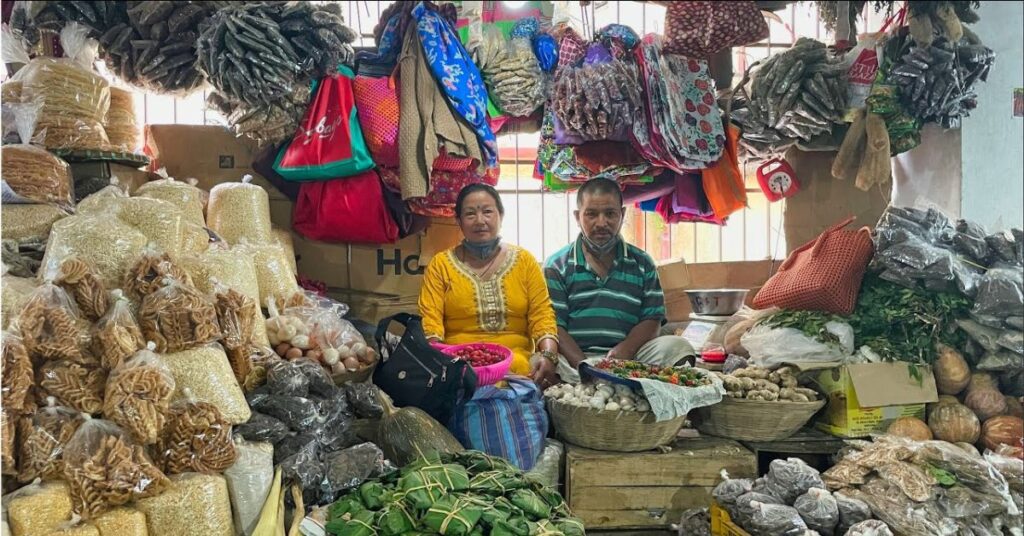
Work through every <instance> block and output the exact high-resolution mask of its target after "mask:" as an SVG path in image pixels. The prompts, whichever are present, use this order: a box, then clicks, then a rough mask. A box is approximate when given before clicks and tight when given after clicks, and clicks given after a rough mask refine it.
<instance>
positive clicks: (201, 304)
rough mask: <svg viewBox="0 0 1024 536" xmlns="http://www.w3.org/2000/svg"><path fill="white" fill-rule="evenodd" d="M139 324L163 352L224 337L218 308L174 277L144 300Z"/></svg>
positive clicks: (181, 349)
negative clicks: (218, 318) (218, 320)
mask: <svg viewBox="0 0 1024 536" xmlns="http://www.w3.org/2000/svg"><path fill="white" fill-rule="evenodd" d="M139 327H140V328H141V329H142V335H143V336H144V337H146V339H147V340H149V341H153V342H155V343H156V349H157V350H158V351H160V352H164V353H166V352H180V351H183V350H189V349H192V348H196V347H199V346H201V345H204V344H206V343H210V342H214V341H217V340H220V338H221V331H220V325H219V324H218V323H217V310H216V308H215V307H214V305H213V304H212V303H211V302H210V301H209V299H207V298H206V297H205V296H203V295H202V294H200V293H199V291H198V290H196V289H195V288H192V287H191V286H189V285H187V284H185V283H179V282H177V281H175V280H173V279H171V278H164V280H163V287H162V288H161V289H159V290H157V291H155V292H153V293H152V294H149V295H148V296H146V297H145V298H143V300H142V307H141V308H139Z"/></svg>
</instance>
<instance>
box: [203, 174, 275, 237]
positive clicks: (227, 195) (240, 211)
mask: <svg viewBox="0 0 1024 536" xmlns="http://www.w3.org/2000/svg"><path fill="white" fill-rule="evenodd" d="M251 181H252V175H246V176H245V177H243V178H242V181H241V182H225V183H221V184H218V185H216V186H214V187H213V188H212V189H211V190H210V204H209V206H208V207H207V211H206V215H207V224H208V225H209V227H210V229H213V231H214V232H215V233H217V234H218V235H220V236H221V238H223V239H224V240H227V241H228V243H229V244H232V245H234V244H238V243H239V242H240V241H241V239H243V238H247V239H249V240H250V241H252V242H254V243H257V244H272V243H274V240H273V234H272V231H271V225H270V198H268V197H267V191H266V190H264V189H263V188H261V187H259V186H256V185H255V184H251Z"/></svg>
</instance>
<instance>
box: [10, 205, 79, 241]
mask: <svg viewBox="0 0 1024 536" xmlns="http://www.w3.org/2000/svg"><path fill="white" fill-rule="evenodd" d="M67 216H68V213H67V211H65V210H63V209H61V208H59V207H55V206H53V205H6V204H5V205H4V209H3V211H2V212H0V217H2V224H0V234H2V235H3V237H4V240H16V241H18V242H45V241H46V239H47V238H48V237H49V236H50V230H51V229H52V228H53V224H54V223H57V222H58V221H60V220H62V219H64V218H66V217H67Z"/></svg>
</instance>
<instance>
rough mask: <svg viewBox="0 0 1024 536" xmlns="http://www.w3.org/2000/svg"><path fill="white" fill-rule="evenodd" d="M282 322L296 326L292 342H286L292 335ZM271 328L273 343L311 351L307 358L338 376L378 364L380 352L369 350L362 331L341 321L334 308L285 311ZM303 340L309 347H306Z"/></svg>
mask: <svg viewBox="0 0 1024 536" xmlns="http://www.w3.org/2000/svg"><path fill="white" fill-rule="evenodd" d="M289 319H293V320H289ZM281 322H285V323H290V324H291V325H292V326H294V327H295V329H296V332H297V335H296V336H295V337H292V338H290V339H287V338H285V339H282V336H286V335H288V334H290V328H288V327H287V326H282V324H281ZM268 326H269V331H272V332H274V334H273V335H271V334H270V333H269V332H268V336H269V338H270V341H271V343H274V342H275V341H278V343H289V344H290V345H293V346H294V347H297V348H300V349H303V346H306V347H307V348H305V349H303V350H304V356H305V357H307V358H310V359H312V360H314V361H315V362H317V363H319V364H321V365H322V366H323V367H326V368H328V369H330V370H331V372H332V373H334V374H339V373H342V372H345V371H350V372H353V371H356V370H362V369H363V368H365V367H367V366H370V365H372V364H373V363H374V362H375V361H376V360H377V353H376V351H374V350H373V349H372V348H370V347H369V346H367V344H366V341H365V339H363V336H362V335H361V334H360V333H359V330H357V329H356V328H355V326H353V325H352V323H351V322H349V321H348V320H345V319H344V318H341V315H340V314H339V313H338V311H337V310H336V309H335V308H334V307H331V306H328V307H326V308H325V307H321V306H320V305H316V306H303V307H291V308H289V309H287V310H285V312H284V314H283V315H282V320H278V321H276V322H275V321H271V322H269V323H268ZM282 327H283V328H284V329H282ZM303 336H305V340H306V343H303V340H304V337H303ZM307 350H308V351H307ZM279 354H280V352H279ZM282 357H284V356H282Z"/></svg>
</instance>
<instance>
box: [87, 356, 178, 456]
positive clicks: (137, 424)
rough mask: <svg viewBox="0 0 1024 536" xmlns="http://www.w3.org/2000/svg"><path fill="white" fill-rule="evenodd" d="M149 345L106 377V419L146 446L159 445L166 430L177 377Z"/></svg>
mask: <svg viewBox="0 0 1024 536" xmlns="http://www.w3.org/2000/svg"><path fill="white" fill-rule="evenodd" d="M155 349H156V345H154V344H153V343H148V344H147V346H146V348H145V349H144V350H139V351H138V352H136V353H135V355H133V356H132V357H131V358H129V359H128V360H127V361H125V362H124V363H122V364H121V365H120V366H118V367H117V368H115V369H114V370H113V371H112V372H111V373H110V377H109V378H107V388H106V396H105V397H104V402H103V416H104V417H106V418H107V419H109V420H111V421H113V422H114V424H117V425H118V426H120V427H121V429H122V430H124V431H125V432H126V433H128V434H129V435H130V436H131V437H132V439H133V440H135V441H137V442H139V443H141V444H143V445H151V444H153V443H156V442H157V441H158V440H159V439H160V437H161V433H162V432H163V429H164V424H165V423H166V421H167V415H168V410H169V408H170V402H171V394H172V393H173V392H174V377H173V376H172V375H171V372H170V370H168V368H167V366H166V365H164V364H163V362H162V361H161V359H160V357H159V356H157V355H156V354H154V353H153V350H155Z"/></svg>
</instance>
